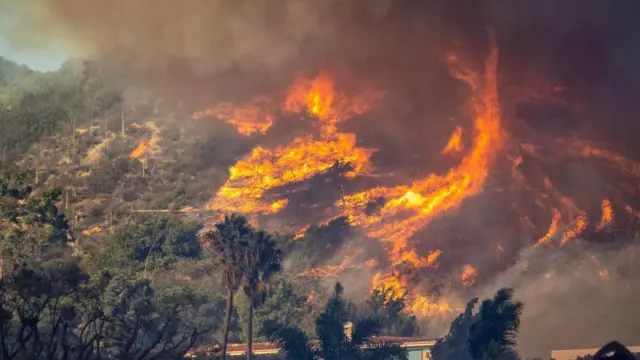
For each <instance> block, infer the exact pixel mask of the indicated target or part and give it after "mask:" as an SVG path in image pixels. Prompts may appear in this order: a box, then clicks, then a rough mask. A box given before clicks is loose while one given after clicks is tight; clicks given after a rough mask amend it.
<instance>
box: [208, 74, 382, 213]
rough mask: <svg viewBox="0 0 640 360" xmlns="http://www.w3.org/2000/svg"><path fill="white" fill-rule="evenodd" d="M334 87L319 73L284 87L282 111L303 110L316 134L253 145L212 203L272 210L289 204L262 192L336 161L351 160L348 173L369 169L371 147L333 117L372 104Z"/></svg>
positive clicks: (219, 207) (301, 178)
mask: <svg viewBox="0 0 640 360" xmlns="http://www.w3.org/2000/svg"><path fill="white" fill-rule="evenodd" d="M372 96H373V95H370V94H369V95H367V96H361V97H356V98H353V99H352V98H349V97H347V96H346V95H344V94H342V93H338V92H336V90H335V88H334V83H333V81H332V79H331V78H330V77H329V76H328V75H327V74H326V73H322V74H320V75H319V76H318V77H317V78H315V79H314V80H311V81H308V80H305V79H302V78H299V79H298V80H297V81H296V83H295V84H294V85H293V87H292V88H291V89H290V90H289V91H288V93H287V98H286V100H285V102H284V104H283V108H284V110H285V111H289V112H303V111H306V112H307V113H308V114H309V115H311V117H312V118H313V119H316V120H317V121H318V122H319V125H320V139H314V138H312V137H311V136H305V137H298V138H295V139H294V140H293V142H292V143H291V144H289V145H286V146H282V147H276V148H272V149H270V148H264V147H262V146H257V147H255V148H254V149H253V150H252V151H251V154H249V155H248V156H247V157H245V158H244V159H242V160H240V161H238V162H237V163H236V164H235V165H234V166H232V167H231V169H229V173H230V175H229V179H228V180H227V182H226V184H225V185H224V186H223V187H222V188H220V190H219V191H218V193H217V194H216V197H215V198H214V199H213V201H212V202H211V204H210V208H212V209H214V210H220V211H224V212H242V213H261V214H273V213H277V212H278V211H280V210H282V209H283V208H284V207H285V206H286V205H287V200H286V199H280V200H276V201H275V202H273V201H271V202H269V201H265V200H264V197H265V196H264V195H265V192H266V191H268V190H270V189H274V188H278V187H282V186H284V185H287V184H291V183H296V182H300V181H304V180H308V179H310V178H312V177H313V176H315V175H318V174H320V173H323V172H325V171H327V170H329V169H331V168H332V167H334V166H335V165H336V164H343V165H347V164H348V165H350V167H351V171H349V172H348V173H347V174H346V176H349V177H354V176H357V175H364V174H368V173H370V171H371V165H370V157H371V154H372V153H373V151H374V150H372V149H365V148H361V147H358V146H357V145H356V136H355V135H354V134H349V133H341V132H338V131H337V129H336V125H335V124H336V123H338V122H340V121H344V120H347V119H348V118H350V117H352V116H354V115H357V114H360V113H362V112H364V111H366V110H367V109H369V108H371V106H372V105H371V104H369V103H368V102H367V101H366V100H365V99H368V98H373V97H372Z"/></svg>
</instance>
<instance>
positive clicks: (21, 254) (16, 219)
mask: <svg viewBox="0 0 640 360" xmlns="http://www.w3.org/2000/svg"><path fill="white" fill-rule="evenodd" d="M60 195H61V191H60V190H59V189H46V190H42V191H40V193H38V194H34V193H33V192H32V189H31V187H29V186H25V185H24V177H23V176H17V175H13V176H12V175H9V174H0V254H1V255H2V258H3V260H11V261H17V262H21V261H22V260H24V259H44V258H45V257H46V256H48V257H55V256H57V255H59V254H57V253H55V252H52V250H55V249H56V248H59V249H62V248H64V247H65V245H66V244H67V243H68V242H69V241H72V240H73V236H72V233H71V232H70V230H69V223H68V221H67V218H66V216H65V215H64V214H63V213H62V212H60V211H59V210H58V207H57V206H56V202H57V201H59V200H60Z"/></svg>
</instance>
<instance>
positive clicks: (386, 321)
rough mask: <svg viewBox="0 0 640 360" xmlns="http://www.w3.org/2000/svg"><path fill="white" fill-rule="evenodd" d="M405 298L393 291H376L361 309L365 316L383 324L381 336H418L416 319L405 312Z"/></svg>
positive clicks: (418, 328) (418, 330) (418, 329)
mask: <svg viewBox="0 0 640 360" xmlns="http://www.w3.org/2000/svg"><path fill="white" fill-rule="evenodd" d="M405 307H406V304H405V297H404V295H403V296H396V294H394V290H393V289H386V290H385V289H375V290H374V291H373V293H372V294H371V296H370V297H369V299H367V300H366V301H365V303H364V304H363V305H362V306H361V308H360V309H359V312H362V313H363V314H364V315H365V316H368V317H372V318H377V319H378V320H379V321H380V323H381V324H382V328H381V329H380V335H385V336H407V337H411V336H418V335H420V327H419V326H418V323H417V320H416V317H415V316H413V315H410V314H408V313H407V312H406V311H405Z"/></svg>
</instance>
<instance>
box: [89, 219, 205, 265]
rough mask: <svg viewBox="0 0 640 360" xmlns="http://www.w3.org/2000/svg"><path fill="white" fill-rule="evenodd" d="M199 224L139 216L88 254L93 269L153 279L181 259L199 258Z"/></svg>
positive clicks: (122, 226) (200, 226)
mask: <svg viewBox="0 0 640 360" xmlns="http://www.w3.org/2000/svg"><path fill="white" fill-rule="evenodd" d="M201 228H202V225H201V224H199V223H197V222H190V221H183V220H181V219H178V218H173V217H167V216H141V217H138V218H136V221H135V222H129V223H125V224H123V225H121V226H119V227H117V228H116V229H115V231H114V232H113V234H110V235H108V236H107V238H106V239H105V241H104V243H103V244H101V246H100V247H99V248H97V249H95V251H94V252H93V253H91V255H90V256H91V257H92V258H91V259H90V262H91V267H92V268H94V269H104V268H108V269H114V271H117V270H118V269H120V270H122V271H134V272H138V271H140V272H142V274H143V276H145V275H146V276H148V277H150V276H152V274H153V273H154V272H156V271H158V270H166V269H168V268H169V267H171V266H172V265H173V264H175V263H176V262H177V261H179V260H181V259H189V258H191V259H192V258H198V257H200V255H201V252H202V250H201V248H200V240H199V237H198V232H199V231H200V229H201Z"/></svg>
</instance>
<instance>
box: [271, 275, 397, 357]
mask: <svg viewBox="0 0 640 360" xmlns="http://www.w3.org/2000/svg"><path fill="white" fill-rule="evenodd" d="M342 292H343V288H342V286H341V285H340V284H339V283H338V284H336V286H335V289H334V293H333V296H332V297H331V299H329V302H328V303H327V305H326V307H325V308H324V310H323V311H322V313H320V315H319V316H318V317H317V318H316V334H317V336H318V338H319V341H318V345H317V346H314V345H312V344H311V343H310V342H309V337H308V336H307V335H306V334H305V333H304V332H303V331H302V330H300V328H298V327H296V326H280V325H277V324H265V331H266V332H267V333H268V334H269V338H270V340H271V341H272V342H274V343H276V344H277V345H278V346H279V347H280V349H281V350H282V351H283V352H284V354H285V358H286V359H289V360H294V359H295V360H313V359H323V360H338V359H354V360H356V359H371V360H373V359H376V360H401V359H407V351H406V349H404V348H402V347H401V346H399V345H396V344H389V343H381V342H378V341H376V340H375V339H374V336H376V335H378V334H379V333H380V328H381V324H380V323H379V322H378V320H377V319H374V318H362V319H360V320H358V321H356V323H355V324H354V326H353V330H352V332H351V334H350V335H349V334H346V333H345V329H344V325H345V323H346V322H347V321H348V319H349V309H348V306H347V304H346V302H345V301H344V300H343V299H342Z"/></svg>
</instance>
